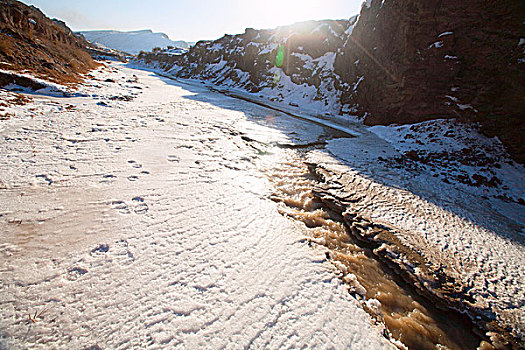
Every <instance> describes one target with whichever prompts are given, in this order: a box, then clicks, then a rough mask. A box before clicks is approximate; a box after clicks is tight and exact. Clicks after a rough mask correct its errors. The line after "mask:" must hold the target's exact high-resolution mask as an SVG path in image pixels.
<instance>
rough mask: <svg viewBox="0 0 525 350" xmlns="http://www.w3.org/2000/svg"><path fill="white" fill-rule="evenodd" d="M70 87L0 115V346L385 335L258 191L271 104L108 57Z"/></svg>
mask: <svg viewBox="0 0 525 350" xmlns="http://www.w3.org/2000/svg"><path fill="white" fill-rule="evenodd" d="M134 75H136V77H135V76H134ZM136 78H137V79H136ZM3 93H4V92H3ZM81 93H83V94H86V95H87V97H69V98H65V97H62V98H60V97H47V96H45V95H34V96H32V97H33V101H32V102H29V103H27V104H24V105H11V106H10V107H9V108H11V109H16V111H17V113H15V115H14V116H12V117H11V118H9V119H8V120H3V121H0V123H1V127H2V130H1V137H2V139H1V141H0V154H2V156H1V158H0V181H1V184H0V185H1V190H0V203H1V205H0V227H1V232H2V235H1V242H0V255H1V259H0V269H1V270H0V271H1V274H0V279H1V282H2V290H1V293H0V305H1V306H0V319H1V321H0V330H1V343H0V347H1V348H9V349H11V348H14V349H17V348H21V349H22V348H24V349H25V348H32V349H49V348H53V349H59V348H61V349H86V348H90V349H132V348H133V349H138V348H152V349H154V348H273V349H276V348H305V347H308V348H326V349H328V348H338V349H342V348H352V349H381V348H392V347H393V346H392V344H390V343H389V342H388V341H387V340H386V339H385V338H384V337H383V336H382V326H375V325H373V322H372V319H371V317H370V316H369V315H368V314H367V313H366V312H365V311H364V310H363V309H362V308H361V306H360V304H359V303H358V302H357V301H356V299H354V298H353V297H352V296H351V295H350V294H348V292H347V287H346V286H344V285H343V283H342V282H341V281H340V279H338V278H337V277H336V273H335V270H334V268H333V267H332V265H331V264H329V263H328V262H327V260H326V258H325V254H324V252H323V251H322V250H312V249H311V248H309V247H308V246H307V244H306V243H304V240H302V239H301V238H302V232H301V227H300V226H298V225H296V224H294V223H293V222H292V221H289V220H288V219H286V218H285V217H283V216H281V215H280V214H279V213H278V211H277V210H276V204H275V203H274V202H272V201H271V200H270V199H269V197H270V194H271V192H272V189H271V186H270V185H269V183H268V181H267V179H266V177H265V176H264V175H263V174H262V173H261V172H260V171H258V169H257V167H256V163H257V161H256V160H257V158H258V157H259V156H260V155H259V153H258V151H257V149H256V148H254V147H251V146H250V145H249V144H247V143H246V142H244V141H243V138H242V137H243V135H252V134H253V135H258V137H261V135H264V137H266V138H267V139H269V140H282V139H286V136H285V135H283V134H282V133H281V132H280V131H279V130H278V129H275V128H272V127H271V126H270V124H271V122H272V120H273V119H272V118H274V117H271V116H270V114H269V110H268V109H265V108H262V107H258V106H256V105H254V104H250V103H247V102H243V101H239V100H234V99H232V98H229V97H225V96H223V95H221V94H217V93H213V92H210V91H209V90H208V89H206V88H204V87H201V88H198V87H192V88H191V89H187V88H184V87H183V86H181V85H178V84H175V83H173V82H172V81H170V80H168V79H164V78H159V77H158V76H155V75H153V74H151V73H147V72H144V71H137V70H131V69H127V68H124V67H122V66H120V65H118V64H114V65H113V66H111V67H109V68H107V69H103V70H101V71H99V72H98V73H97V74H95V79H92V80H90V81H89V83H88V84H87V85H86V86H83V87H82V88H81ZM6 94H7V93H6ZM248 116H251V117H257V118H260V119H261V120H263V121H264V120H267V121H268V125H267V126H265V125H264V123H257V122H254V121H253V120H250V118H248ZM302 123H303V122H302ZM299 125H302V126H300V127H299V128H300V129H301V130H304V131H308V130H309V131H310V133H309V134H307V136H305V137H307V138H308V137H313V138H315V133H316V132H318V133H319V132H321V131H322V128H320V127H314V128H310V126H309V125H307V124H304V123H303V124H301V123H299ZM298 130H299V129H298ZM316 130H317V131H316ZM312 135H313V136H312Z"/></svg>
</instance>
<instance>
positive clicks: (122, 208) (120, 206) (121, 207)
mask: <svg viewBox="0 0 525 350" xmlns="http://www.w3.org/2000/svg"><path fill="white" fill-rule="evenodd" d="M111 208H113V209H115V210H118V212H119V213H120V214H131V211H130V210H129V208H128V205H127V204H126V203H124V201H113V202H111Z"/></svg>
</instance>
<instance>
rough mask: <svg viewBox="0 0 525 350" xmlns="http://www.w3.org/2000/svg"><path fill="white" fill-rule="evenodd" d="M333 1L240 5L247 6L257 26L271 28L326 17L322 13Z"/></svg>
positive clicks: (268, 0) (290, 0)
mask: <svg viewBox="0 0 525 350" xmlns="http://www.w3.org/2000/svg"><path fill="white" fill-rule="evenodd" d="M333 2H334V1H331V0H326V1H322V0H266V1H245V2H243V3H242V5H241V6H243V7H244V6H246V7H248V8H246V10H247V13H249V14H251V16H252V17H253V20H254V21H253V22H254V23H256V24H257V27H259V28H272V27H276V26H281V25H288V24H293V23H296V22H301V21H307V20H312V19H326V18H323V17H322V16H323V13H328V12H329V11H328V10H329V9H327V8H326V6H332V5H333V4H332V3H333ZM320 16H321V17H320ZM341 17H342V16H341ZM327 18H328V17H327Z"/></svg>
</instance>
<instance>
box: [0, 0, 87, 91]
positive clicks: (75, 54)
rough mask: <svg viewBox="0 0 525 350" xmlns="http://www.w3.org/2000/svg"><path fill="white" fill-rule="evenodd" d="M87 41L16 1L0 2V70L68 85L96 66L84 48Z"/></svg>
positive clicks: (4, 0)
mask: <svg viewBox="0 0 525 350" xmlns="http://www.w3.org/2000/svg"><path fill="white" fill-rule="evenodd" d="M87 45H88V43H87V41H85V40H84V39H83V38H80V37H78V36H77V35H75V34H74V33H73V32H72V31H71V30H70V29H69V28H68V27H67V26H66V25H65V23H63V22H60V21H56V20H51V19H49V18H47V17H46V16H45V15H44V14H43V13H42V12H40V10H38V9H37V8H35V7H33V6H27V5H25V4H23V3H21V2H19V1H16V0H0V61H1V62H2V63H1V64H0V68H5V69H9V70H21V69H24V70H28V71H30V72H32V73H33V74H35V75H37V76H40V77H43V78H48V79H51V80H54V81H56V82H62V83H68V82H75V81H77V80H78V78H79V77H78V73H85V72H87V71H88V70H89V69H91V68H94V67H96V63H95V62H94V61H93V60H92V59H91V57H90V56H89V54H88V53H87V52H86V50H85V49H84V48H85V47H86V46H87Z"/></svg>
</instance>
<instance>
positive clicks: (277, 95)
mask: <svg viewBox="0 0 525 350" xmlns="http://www.w3.org/2000/svg"><path fill="white" fill-rule="evenodd" d="M524 18H525V2H523V1H522V0H508V1H486V0H469V1H463V2H457V1H452V0H431V1H424V2H420V1H415V0H382V1H381V0H368V1H366V2H365V3H364V4H363V7H362V10H361V14H360V15H359V16H358V17H357V16H356V17H353V18H351V19H350V20H340V21H312V22H305V23H299V24H295V25H292V26H287V27H279V28H277V29H275V30H253V29H247V30H246V32H245V33H244V34H239V35H226V36H224V37H223V38H221V39H219V40H216V41H202V42H199V43H197V44H196V45H195V47H193V48H192V49H191V50H190V51H189V53H188V54H187V55H182V56H177V57H175V56H169V57H168V56H166V55H163V54H162V53H159V52H157V53H154V54H152V53H146V54H141V55H140V56H139V59H140V60H141V61H142V62H144V63H147V64H150V65H151V64H153V65H155V66H157V67H158V68H162V69H165V70H168V71H171V73H174V74H176V75H178V76H180V77H186V78H189V77H192V78H199V79H205V80H210V81H212V82H214V83H216V84H223V85H229V86H233V87H240V88H243V89H246V90H248V91H250V92H253V93H256V94H258V95H263V96H266V97H268V98H270V99H272V100H277V101H282V102H285V103H289V104H291V105H301V107H308V106H309V107H313V108H315V109H316V110H318V111H319V112H330V113H334V112H336V113H339V114H349V115H350V114H351V115H357V116H359V117H361V118H363V120H364V122H365V124H368V125H377V124H392V123H397V124H408V123H415V122H420V121H424V120H429V119H437V118H456V119H458V120H461V121H470V122H474V123H478V124H479V125H480V127H481V130H482V131H483V132H484V133H486V134H487V135H489V136H498V137H499V138H500V139H501V140H502V142H503V143H504V144H505V146H506V148H507V150H508V151H509V153H510V154H511V155H512V156H513V157H514V159H515V160H517V161H519V162H521V163H524V162H525V153H524V146H523V145H524V144H525V139H524V135H525V128H524V125H525V122H524V121H523V112H524V111H525V102H524V101H525V99H524V98H523V97H524V96H525V71H524V67H525V56H524V50H525V25H524V23H525V22H523V19H524Z"/></svg>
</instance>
